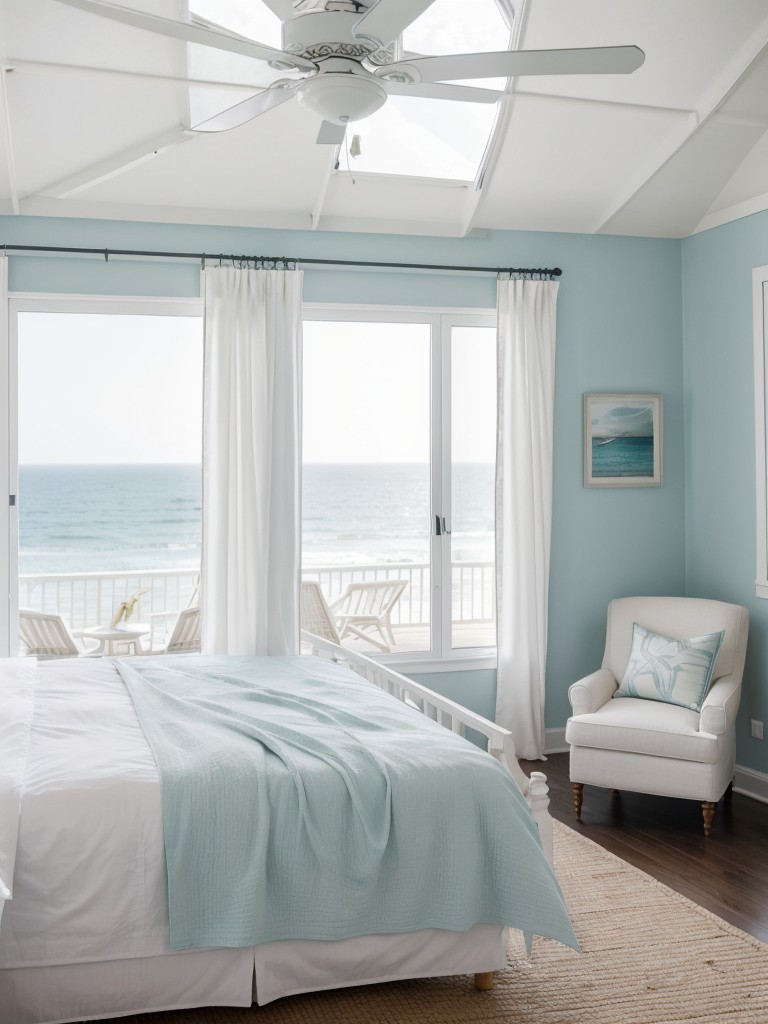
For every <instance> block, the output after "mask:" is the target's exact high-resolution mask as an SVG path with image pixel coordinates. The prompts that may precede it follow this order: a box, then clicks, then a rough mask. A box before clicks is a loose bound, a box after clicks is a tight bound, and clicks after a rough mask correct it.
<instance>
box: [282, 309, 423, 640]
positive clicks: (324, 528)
mask: <svg viewBox="0 0 768 1024" xmlns="http://www.w3.org/2000/svg"><path fill="white" fill-rule="evenodd" d="M431 345H432V326H431V324H430V323H419V322H409V321H407V320H394V321H391V322H389V321H387V320H385V319H384V318H383V317H382V319H379V320H374V319H371V320H362V319H357V320H353V319H349V320H341V319H333V320H325V319H308V320H305V322H304V378H303V382H304V383H303V386H304V397H303V459H304V474H303V488H302V489H303V494H302V501H303V541H302V544H303V554H302V576H303V578H304V579H305V580H311V579H314V580H318V581H319V582H320V584H321V586H322V589H323V592H324V594H325V597H326V599H327V600H328V602H329V603H330V604H331V605H332V607H333V611H334V613H335V616H336V624H337V626H338V628H339V631H340V632H341V633H342V634H343V639H344V642H345V643H348V644H349V645H350V646H353V647H357V648H358V649H360V650H362V651H365V652H367V653H372V654H375V653H389V652H394V653H404V652H414V651H428V650H430V649H431V647H432V639H431V623H432V606H431V568H430V562H431V544H432V531H431V518H430V508H431V504H432V501H431V472H430V445H431V426H430V411H431V410H430V391H431V385H430V381H431V366H430V362H431Z"/></svg>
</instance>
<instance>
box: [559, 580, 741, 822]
mask: <svg viewBox="0 0 768 1024" xmlns="http://www.w3.org/2000/svg"><path fill="white" fill-rule="evenodd" d="M635 623H637V624H638V625H639V626H643V627H645V629H647V630H650V631H652V632H653V633H657V634H661V635H662V636H664V637H670V638H673V639H675V640H685V639H688V638H692V637H703V636H704V635H706V634H711V633H715V632H720V631H721V630H722V631H723V634H724V635H723V640H722V644H721V646H720V648H719V651H718V653H717V660H716V661H715V664H714V670H713V672H712V682H711V685H710V687H709V690H708V692H707V694H706V696H705V698H704V701H703V704H702V705H701V710H700V711H695V710H692V708H690V707H689V706H680V705H677V704H671V703H665V702H664V701H662V700H649V699H647V698H639V697H624V696H622V697H620V698H619V699H618V700H614V699H613V694H614V693H615V692H616V690H617V688H618V686H619V682H620V681H621V680H622V679H623V678H624V674H625V672H626V669H627V664H628V662H629V658H630V652H631V650H632V641H633V633H634V624H635ZM748 627H749V617H748V614H747V609H746V608H742V607H741V606H740V605H735V604H726V603H725V602H724V601H708V600H705V599H703V598H694V597H623V598H619V599H617V600H615V601H611V603H610V605H609V607H608V627H607V632H606V641H605V655H604V657H603V666H602V668H600V669H598V671H597V672H593V673H592V674H591V675H588V676H586V677H585V678H584V679H581V680H579V682H577V683H574V684H573V685H572V686H571V688H570V690H569V691H568V698H569V700H570V702H571V706H572V708H573V715H572V716H571V717H570V718H569V719H568V724H567V725H566V729H565V739H566V741H567V742H568V744H569V745H570V748H571V763H570V776H571V785H572V788H573V806H574V810H575V811H576V818H577V819H578V820H581V805H582V797H583V790H584V784H585V783H586V784H587V785H592V786H602V787H605V788H608V789H615V790H622V789H623V790H629V791H630V792H635V793H650V794H653V795H655V796H672V797H679V798H681V799H685V800H698V801H700V802H701V805H702V813H703V817H704V834H705V835H709V832H710V828H711V825H712V819H713V816H714V812H715V806H716V804H717V801H718V800H719V799H720V798H721V797H722V795H723V793H725V792H726V790H727V789H728V788H729V786H730V784H731V782H732V779H733V773H734V766H735V750H736V712H737V711H738V707H739V696H740V694H741V677H742V673H743V671H744V658H745V654H746V649H747V631H748ZM659 660H660V659H659ZM677 671H679V670H677Z"/></svg>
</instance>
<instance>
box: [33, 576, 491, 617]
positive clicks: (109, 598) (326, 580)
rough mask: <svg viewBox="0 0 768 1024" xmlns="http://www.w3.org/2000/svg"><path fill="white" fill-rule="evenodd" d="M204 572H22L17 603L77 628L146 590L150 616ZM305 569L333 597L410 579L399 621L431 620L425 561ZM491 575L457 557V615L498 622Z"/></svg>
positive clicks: (139, 608) (178, 604)
mask: <svg viewBox="0 0 768 1024" xmlns="http://www.w3.org/2000/svg"><path fill="white" fill-rule="evenodd" d="M199 575H200V574H199V571H198V570H197V569H166V570H162V569H161V570H149V569H147V570H141V571H137V572H106V573H95V572H88V573H80V574H69V573H66V574H65V573H62V574H51V575H26V576H20V577H19V607H21V608H33V609H35V610H37V611H45V612H52V613H54V614H57V615H61V616H62V618H63V619H64V620H65V621H66V622H67V623H68V624H69V626H70V628H71V629H72V630H79V629H85V628H86V627H90V626H95V625H103V624H105V623H108V622H110V621H111V619H112V616H113V615H114V613H115V610H116V609H117V607H118V605H119V604H120V603H121V602H122V601H125V600H127V599H128V598H129V597H130V596H131V595H132V594H135V593H136V592H137V591H140V590H144V591H145V593H143V594H142V595H141V596H140V597H139V599H138V602H137V604H136V608H135V610H134V613H133V619H134V620H135V621H146V620H147V619H148V617H149V615H150V613H152V612H167V611H176V610H178V609H180V608H185V607H186V606H187V605H188V604H189V603H190V601H191V600H192V598H193V595H194V592H195V588H196V587H197V584H198V578H199ZM302 577H303V578H304V579H307V580H318V581H319V583H320V585H321V587H322V588H323V591H324V593H325V595H326V597H327V598H328V599H329V600H333V598H334V597H336V596H337V595H338V594H340V593H342V591H343V590H344V589H345V587H346V586H347V584H348V583H362V582H369V581H372V580H385V579H404V580H407V581H408V586H407V587H406V588H405V590H404V592H403V596H402V597H401V598H400V601H399V602H398V604H397V606H396V607H395V609H394V610H393V614H392V621H393V623H394V624H395V625H408V626H424V625H427V624H428V623H429V610H430V578H431V577H430V567H429V564H428V563H427V562H398V563H387V564H385V565H375V564H371V565H344V566H342V565H326V566H317V567H313V568H311V569H310V568H307V569H305V570H304V572H303V573H302ZM493 582H494V572H493V563H491V562H454V563H453V565H452V606H453V621H454V622H493V619H494V586H493Z"/></svg>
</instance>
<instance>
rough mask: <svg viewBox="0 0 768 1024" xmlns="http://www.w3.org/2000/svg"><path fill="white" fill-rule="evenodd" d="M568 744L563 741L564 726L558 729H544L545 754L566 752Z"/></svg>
mask: <svg viewBox="0 0 768 1024" xmlns="http://www.w3.org/2000/svg"><path fill="white" fill-rule="evenodd" d="M569 749H570V748H569V747H568V744H567V743H566V742H565V726H564V725H563V726H561V727H560V728H559V729H545V730H544V753H545V754H567V753H568V750H569Z"/></svg>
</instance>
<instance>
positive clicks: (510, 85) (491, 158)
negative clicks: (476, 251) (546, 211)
mask: <svg viewBox="0 0 768 1024" xmlns="http://www.w3.org/2000/svg"><path fill="white" fill-rule="evenodd" d="M505 6H507V5H505ZM508 13H510V14H511V9H510V11H509V12H508ZM502 14H503V12H502ZM505 21H507V23H508V24H509V22H508V20H507V18H505ZM527 23H528V0H520V3H519V4H516V5H515V10H514V17H513V19H512V34H511V36H510V40H509V49H510V50H520V49H522V46H523V40H524V39H525V29H526V25H527ZM518 81H519V79H517V78H510V79H509V80H508V81H507V84H506V87H505V89H504V93H505V95H504V97H503V98H502V99H501V100H499V106H498V112H497V114H496V123H495V124H494V126H493V130H492V132H491V137H490V139H489V140H488V145H487V146H486V149H485V153H484V154H483V159H482V160H481V161H480V167H479V168H478V171H477V176H476V178H475V183H474V191H475V193H476V195H475V197H474V202H467V205H466V206H465V208H464V216H463V217H462V223H461V235H462V237H466V236H467V235H468V234H469V233H470V232H471V231H472V230H473V229H474V226H475V220H476V218H477V214H478V212H479V210H480V208H481V206H482V200H483V189H484V188H485V185H486V183H487V182H490V181H492V180H493V173H494V171H495V170H496V166H497V164H498V162H499V154H500V153H501V149H502V143H503V141H504V139H505V138H506V137H507V133H508V131H509V123H510V120H511V118H512V107H513V104H514V99H513V96H514V93H515V90H516V88H517V82H518Z"/></svg>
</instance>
